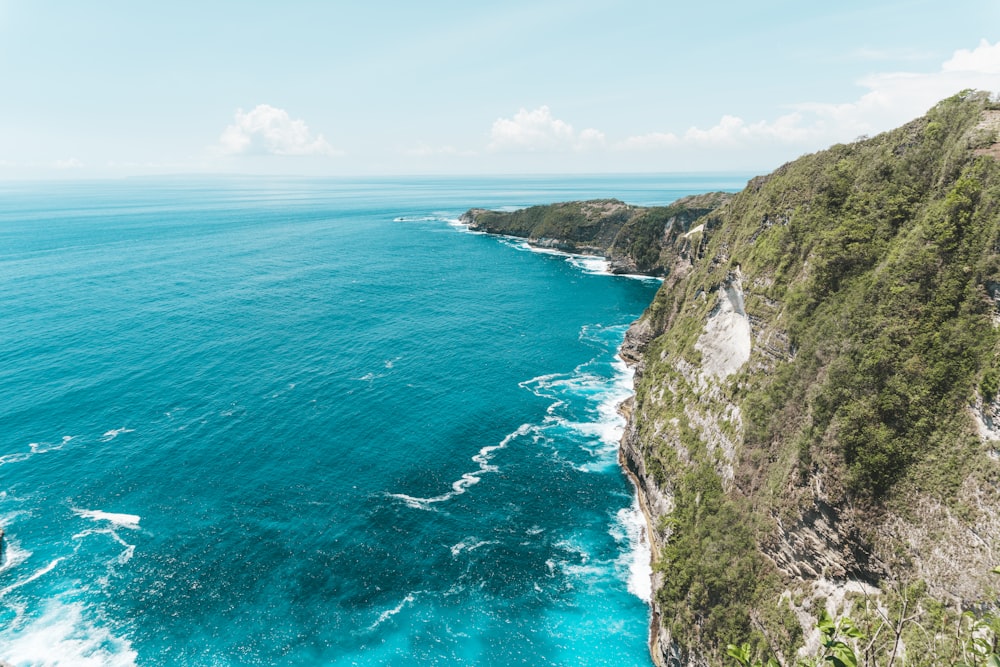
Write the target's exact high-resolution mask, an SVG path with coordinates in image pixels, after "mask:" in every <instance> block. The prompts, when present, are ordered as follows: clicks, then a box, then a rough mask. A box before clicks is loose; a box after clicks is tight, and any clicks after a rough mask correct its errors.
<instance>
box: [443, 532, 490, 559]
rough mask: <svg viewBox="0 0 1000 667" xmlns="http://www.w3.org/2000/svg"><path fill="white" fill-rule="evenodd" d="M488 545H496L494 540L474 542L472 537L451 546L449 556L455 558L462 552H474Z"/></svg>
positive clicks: (474, 539)
mask: <svg viewBox="0 0 1000 667" xmlns="http://www.w3.org/2000/svg"><path fill="white" fill-rule="evenodd" d="M489 544H497V542H496V540H476V538H474V537H467V538H465V539H464V540H462V541H461V542H459V543H458V544H454V545H452V546H451V556H452V558H457V557H458V555H459V554H460V553H462V552H463V551H465V552H469V551H475V550H476V549H479V548H480V547H485V546H487V545H489Z"/></svg>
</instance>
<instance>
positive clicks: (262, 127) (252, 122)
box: [217, 104, 341, 155]
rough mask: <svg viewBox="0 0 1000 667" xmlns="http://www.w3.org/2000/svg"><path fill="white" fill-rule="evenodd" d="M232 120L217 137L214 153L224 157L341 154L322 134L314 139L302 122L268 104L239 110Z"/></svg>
mask: <svg viewBox="0 0 1000 667" xmlns="http://www.w3.org/2000/svg"><path fill="white" fill-rule="evenodd" d="M234 120H235V122H234V123H233V124H232V125H229V126H227V127H226V129H225V130H223V131H222V136H220V137H219V143H218V146H217V150H218V152H220V153H222V154H224V155H241V154H251V155H340V154H341V152H340V151H337V150H336V149H334V148H333V147H332V146H331V145H330V144H328V143H327V141H326V139H324V138H323V135H322V134H319V135H316V136H313V134H312V132H310V130H309V127H308V126H307V125H306V124H305V121H303V120H300V119H292V118H291V116H289V115H288V112H287V111H285V110H284V109H278V108H276V107H272V106H271V105H270V104H258V105H257V106H256V107H254V108H253V109H251V110H250V111H249V112H244V111H243V109H239V110H237V111H236V116H235V119H234Z"/></svg>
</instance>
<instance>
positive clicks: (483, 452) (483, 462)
mask: <svg viewBox="0 0 1000 667" xmlns="http://www.w3.org/2000/svg"><path fill="white" fill-rule="evenodd" d="M533 428H535V426H534V425H532V424H521V425H520V426H519V427H518V428H517V430H516V431H514V432H513V433H508V434H507V436H506V437H505V438H504V439H503V440H501V441H500V443H499V444H496V445H487V446H486V447H483V448H482V449H480V450H479V452H478V453H476V454H475V455H474V456H473V457H472V460H473V461H474V462H475V463H478V464H479V469H478V470H475V471H473V472H467V473H464V474H463V475H462V476H461V477H460V478H459V479H457V480H455V481H454V482H452V483H451V491H448V492H447V493H442V494H441V495H439V496H433V497H430V498H418V497H415V496H410V495H407V494H405V493H390V494H388V495H389V497H390V498H396V499H397V500H402V501H403V502H404V503H406V504H407V505H408V506H409V507H412V508H414V509H420V510H430V509H432V505H434V504H436V503H443V502H445V501H446V500H451V499H452V498H454V497H455V496H460V495H462V494H463V493H465V492H466V491H467V490H468V488H469V487H470V486H473V485H475V484H478V483H479V482H480V480H481V479H482V476H483V475H485V474H486V473H490V472H496V471H497V470H498V468H497V466H495V465H493V464H492V463H491V461H492V460H493V457H494V456H495V455H496V452H498V451H499V450H501V449H505V448H506V447H507V446H508V445H509V444H510V443H511V442H512V441H513V440H514V439H515V438H519V437H523V436H525V435H527V434H528V433H530V432H531V430H532V429H533Z"/></svg>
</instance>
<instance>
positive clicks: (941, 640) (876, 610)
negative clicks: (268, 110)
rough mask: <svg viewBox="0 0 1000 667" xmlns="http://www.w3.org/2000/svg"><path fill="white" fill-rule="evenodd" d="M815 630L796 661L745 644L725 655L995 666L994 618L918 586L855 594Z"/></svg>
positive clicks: (759, 664)
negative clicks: (808, 649) (957, 607)
mask: <svg viewBox="0 0 1000 667" xmlns="http://www.w3.org/2000/svg"><path fill="white" fill-rule="evenodd" d="M994 573H996V570H994ZM816 629H817V630H818V631H819V646H818V650H817V652H816V654H815V655H811V656H808V657H806V658H800V659H798V660H796V661H792V660H791V659H788V658H786V659H785V660H784V661H782V660H781V659H779V658H778V657H776V656H775V655H774V654H773V653H772V652H771V651H769V650H768V649H767V648H760V647H758V648H754V647H753V646H751V645H750V644H749V643H743V644H741V645H735V644H729V645H728V646H727V648H726V654H727V655H728V656H729V657H730V658H731V660H732V662H733V663H735V664H736V665H738V666H739V667H785V665H788V666H791V665H795V666H796V667H827V666H832V667H893V665H900V666H903V665H906V666H908V667H937V666H939V665H952V666H954V667H1000V616H997V614H996V612H994V611H992V610H985V611H978V612H976V611H964V612H957V611H953V610H950V609H949V608H948V607H946V606H945V605H943V604H942V603H941V602H939V601H937V600H934V599H932V598H930V597H928V596H927V591H926V588H925V587H924V586H923V585H922V584H914V585H911V586H909V587H907V588H905V589H903V590H890V591H888V592H887V594H886V595H884V596H883V599H879V600H875V599H873V598H871V597H869V596H861V597H860V598H858V599H857V600H855V601H853V602H852V603H851V604H850V606H849V607H848V609H846V610H845V613H844V614H843V615H841V616H840V617H839V618H838V619H836V620H835V619H834V618H832V617H831V616H830V615H829V614H828V613H827V611H826V610H825V609H823V610H821V611H820V615H819V620H818V622H817V624H816Z"/></svg>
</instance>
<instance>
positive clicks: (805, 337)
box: [621, 94, 1000, 666]
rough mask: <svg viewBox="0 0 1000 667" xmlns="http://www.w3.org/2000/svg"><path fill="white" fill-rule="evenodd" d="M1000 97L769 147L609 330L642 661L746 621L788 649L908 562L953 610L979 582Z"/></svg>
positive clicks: (777, 647)
mask: <svg viewBox="0 0 1000 667" xmlns="http://www.w3.org/2000/svg"><path fill="white" fill-rule="evenodd" d="M993 105H994V103H993V102H992V101H991V99H990V97H989V96H988V95H983V94H966V95H962V96H957V97H955V98H952V99H950V100H946V101H944V102H942V103H941V104H940V105H938V106H937V107H935V108H934V109H933V110H932V111H931V112H930V113H929V114H928V115H927V116H926V117H924V118H921V119H918V120H916V121H913V122H912V123H909V124H908V125H906V126H904V127H902V128H900V129H898V130H895V131H893V132H890V133H887V134H885V135H880V136H879V137H875V138H872V139H867V140H864V141H862V142H859V143H857V144H851V145H845V146H836V147H834V148H832V149H830V150H829V151H825V152H822V153H817V154H815V155H812V156H807V157H805V158H802V159H800V160H798V161H796V162H793V163H790V164H788V165H785V166H783V167H782V168H781V169H779V170H778V171H776V172H775V173H774V174H771V175H769V176H766V177H760V178H757V179H754V180H753V181H751V182H750V183H749V185H748V187H747V188H746V190H744V191H743V192H742V193H739V194H738V195H737V196H736V197H735V198H734V199H733V200H732V201H730V202H729V203H728V204H727V205H726V206H724V207H722V208H720V209H718V210H716V211H714V212H711V213H709V214H707V215H705V216H704V217H703V218H702V219H700V220H697V221H696V222H695V224H692V225H690V226H689V228H688V229H687V230H686V231H685V232H684V233H683V234H681V235H679V238H678V239H677V240H676V241H675V243H676V242H684V241H688V242H689V245H688V246H687V247H686V249H685V252H683V253H682V252H680V251H677V252H675V253H674V255H673V256H672V259H673V264H671V265H670V266H669V268H668V270H667V271H666V273H667V274H668V278H667V280H665V282H664V284H663V286H662V288H661V290H660V291H659V292H658V294H657V296H656V298H655V300H654V302H653V304H651V306H650V308H649V309H648V310H647V312H646V313H645V314H644V316H643V317H642V319H641V320H639V321H638V322H637V323H636V324H634V325H633V326H632V328H631V329H630V330H629V333H628V335H627V336H626V338H625V342H624V344H623V346H622V357H623V358H624V359H625V360H626V361H627V362H628V363H630V364H633V365H634V367H635V369H636V375H635V382H636V396H635V398H634V400H633V401H632V404H631V406H630V410H629V421H628V425H627V428H626V432H625V436H624V438H623V441H622V445H621V461H622V465H623V467H624V468H625V469H626V470H627V471H628V472H629V474H630V477H632V479H633V481H634V482H635V485H636V488H637V489H638V491H639V494H640V498H641V504H642V506H643V508H644V510H645V511H646V512H647V516H648V518H649V522H650V531H649V532H650V534H651V535H653V536H654V538H655V539H654V540H653V545H654V559H655V560H656V561H657V565H656V567H654V573H655V574H654V578H655V581H654V586H655V588H654V590H655V591H657V594H656V595H655V596H654V602H653V611H654V618H655V622H654V628H653V636H652V639H651V652H652V655H653V658H654V660H656V662H657V664H661V665H678V666H680V665H707V664H721V663H722V662H723V661H724V656H725V646H726V644H727V643H737V644H738V643H740V642H743V641H751V642H753V641H756V642H759V643H760V644H762V645H767V646H770V647H771V650H772V651H773V652H774V654H776V655H778V656H779V657H782V659H783V663H784V664H793V663H794V662H795V661H796V653H798V655H799V656H800V657H801V656H804V655H811V654H813V653H810V652H811V651H812V652H814V651H815V650H817V646H818V641H819V638H818V634H817V632H816V631H815V624H816V620H817V616H818V613H819V610H820V609H824V608H825V609H827V611H828V612H829V613H831V614H833V615H837V614H840V613H846V612H847V611H848V609H849V607H850V605H852V604H854V603H853V602H852V600H854V599H857V598H859V597H860V598H866V599H870V600H876V601H875V602H871V604H881V603H877V599H878V596H881V595H883V591H885V590H889V589H895V590H902V589H903V588H904V587H906V586H909V585H911V584H913V585H919V586H918V589H919V590H923V591H926V595H928V596H930V597H932V598H933V599H934V600H935V601H936V602H935V604H939V603H943V604H945V605H949V606H950V608H952V609H954V610H956V613H957V612H958V611H961V610H963V609H968V608H978V607H979V606H981V605H983V604H984V603H985V604H990V603H994V602H995V597H991V596H994V595H995V593H994V591H995V583H996V582H995V581H991V579H990V578H991V576H992V575H990V570H991V568H992V567H994V566H995V565H996V564H997V561H998V560H1000V511H998V510H997V509H996V508H997V507H1000V487H998V485H997V483H996V480H997V479H1000V453H998V451H1000V445H998V444H997V443H998V442H1000V426H998V425H1000V399H997V398H993V399H988V400H984V399H983V398H982V395H983V392H986V393H987V394H988V395H990V396H996V395H997V393H998V391H997V385H998V384H1000V383H998V382H997V380H996V377H997V376H998V374H1000V334H998V326H997V324H996V322H997V321H1000V318H998V316H997V312H998V310H1000V309H998V306H997V303H1000V299H998V296H997V295H998V294H1000V289H998V288H997V287H996V286H997V285H998V284H1000V216H997V213H996V212H997V211H1000V168H998V165H997V163H996V162H995V161H994V160H993V159H992V153H991V150H992V148H993V147H994V146H995V144H994V141H995V133H994V134H993V135H991V136H990V137H985V135H984V134H983V133H984V128H985V129H987V130H991V128H992V130H995V126H996V124H997V122H998V121H997V118H1000V116H998V115H997V114H998V113H1000V111H997V109H996V108H994V106H993ZM992 130H991V131H992ZM984 137H985V138H984ZM901 193H905V195H902V196H901ZM893 207H897V208H893ZM676 247H677V246H676V245H675V248H676ZM904 258H906V259H904ZM946 295H947V296H946ZM944 301H946V302H947V303H948V306H947V307H945V308H943V309H942V310H938V311H934V310H933V309H931V308H929V307H928V304H931V303H943V302H944ZM945 332H947V333H945ZM939 373H940V374H941V375H940V376H939V375H937V374H939ZM938 377H942V378H943V377H948V378H949V379H948V380H947V381H945V382H939V381H938V379H937V378H938ZM707 471H711V472H707ZM713 479H714V481H713ZM716 485H717V486H716ZM713 488H716V489H721V495H719V496H717V498H716V499H715V500H714V504H711V505H706V504H705V503H706V500H705V499H706V498H707V497H710V494H712V493H718V492H717V491H715V492H714V491H712V489H713ZM706 494H709V495H706ZM709 507H711V510H709V509H708V508H709ZM727 517H728V518H727ZM692 554H695V555H694V556H693V557H692ZM709 554H712V557H715V556H721V561H722V562H725V563H728V564H729V570H728V571H727V570H726V569H725V568H721V569H713V565H712V563H711V562H710V561H711V558H710V556H709ZM741 573H742V574H741ZM719 577H731V579H730V580H728V581H727V585H726V586H723V587H718V588H715V589H712V588H711V585H712V584H713V583H714V582H713V580H714V579H718V578H719ZM907 590H911V589H907ZM912 590H917V589H912ZM737 617H739V618H741V619H742V620H741V621H740V622H739V623H737V624H734V623H732V622H730V621H731V620H732V619H734V618H737ZM723 619H724V620H723ZM917 630H920V631H921V632H923V630H922V629H919V628H918V629H915V630H914V632H916V631H917Z"/></svg>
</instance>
